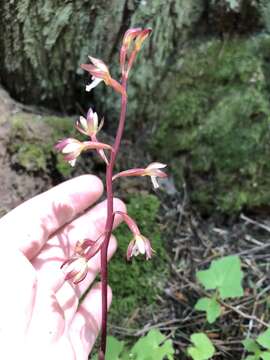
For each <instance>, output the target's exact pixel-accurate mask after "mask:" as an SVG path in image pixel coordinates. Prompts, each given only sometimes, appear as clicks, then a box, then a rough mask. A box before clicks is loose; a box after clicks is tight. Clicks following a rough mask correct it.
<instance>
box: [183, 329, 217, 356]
mask: <svg viewBox="0 0 270 360" xmlns="http://www.w3.org/2000/svg"><path fill="white" fill-rule="evenodd" d="M191 341H192V342H193V344H194V346H190V347H189V348H188V350H187V352H188V354H189V356H191V357H192V359H193V360H208V359H211V357H212V356H213V355H214V354H215V348H214V346H213V344H212V342H211V341H210V339H209V338H208V336H207V335H205V334H204V333H196V334H193V335H191Z"/></svg>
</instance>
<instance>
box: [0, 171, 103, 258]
mask: <svg viewBox="0 0 270 360" xmlns="http://www.w3.org/2000/svg"><path fill="white" fill-rule="evenodd" d="M102 192H103V184H102V182H101V180H100V179H99V178H98V177H96V176H94V175H82V176H79V177H76V178H74V179H71V180H68V181H66V182H64V183H62V184H60V185H58V186H55V187H54V188H52V189H50V190H48V191H46V192H44V193H42V194H40V195H38V196H36V197H34V198H32V199H30V200H28V201H26V202H24V203H23V204H21V205H19V206H18V207H17V208H15V209H14V210H12V211H11V212H10V213H8V214H7V215H5V216H4V217H3V218H2V219H1V220H0V233H1V234H2V238H4V242H3V246H4V247H5V248H7V249H8V248H16V249H20V250H21V251H22V252H23V253H24V255H25V256H26V257H27V258H28V259H29V260H30V259H32V258H33V257H34V256H35V255H37V254H38V252H39V251H40V249H41V248H42V246H43V245H44V244H45V243H46V241H47V240H48V238H49V237H50V236H51V235H52V234H53V233H54V232H55V231H57V230H58V229H59V228H60V227H62V226H63V225H65V224H67V223H68V222H70V221H71V220H72V219H74V218H76V217H77V216H78V215H79V214H80V213H82V212H83V211H84V210H86V209H87V208H88V207H89V206H91V205H92V204H94V203H95V202H96V201H97V200H98V199H99V198H100V196H101V195H102Z"/></svg>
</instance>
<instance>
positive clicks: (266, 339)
mask: <svg viewBox="0 0 270 360" xmlns="http://www.w3.org/2000/svg"><path fill="white" fill-rule="evenodd" d="M257 343H258V344H260V345H261V346H262V347H264V348H265V349H267V350H270V329H268V330H266V331H265V332H264V333H262V334H261V335H260V336H259V337H258V338H257Z"/></svg>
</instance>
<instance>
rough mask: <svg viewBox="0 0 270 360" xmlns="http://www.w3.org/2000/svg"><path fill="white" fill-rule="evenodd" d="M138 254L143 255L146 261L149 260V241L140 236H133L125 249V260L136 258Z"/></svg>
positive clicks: (151, 252)
mask: <svg viewBox="0 0 270 360" xmlns="http://www.w3.org/2000/svg"><path fill="white" fill-rule="evenodd" d="M139 254H142V255H145V258H146V260H149V259H151V257H152V255H153V250H152V248H151V243H150V240H149V239H147V238H146V237H145V236H143V235H141V234H137V235H135V236H134V238H133V239H132V240H131V242H130V243H129V245H128V248H127V260H130V259H131V258H132V256H137V255H139Z"/></svg>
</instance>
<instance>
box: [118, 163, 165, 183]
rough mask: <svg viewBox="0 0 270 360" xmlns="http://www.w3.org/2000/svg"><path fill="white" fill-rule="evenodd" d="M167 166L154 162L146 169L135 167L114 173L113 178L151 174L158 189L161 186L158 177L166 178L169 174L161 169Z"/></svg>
mask: <svg viewBox="0 0 270 360" xmlns="http://www.w3.org/2000/svg"><path fill="white" fill-rule="evenodd" d="M166 166H167V165H166V164H162V163H158V162H153V163H151V164H149V165H148V166H147V167H146V168H144V169H143V168H135V169H129V170H125V171H121V172H120V173H118V174H116V175H114V177H113V180H115V179H117V178H119V177H122V176H150V178H151V181H152V184H153V186H154V189H157V188H158V187H159V184H158V182H157V178H165V177H167V176H168V175H167V174H166V173H165V172H164V171H162V170H160V169H163V168H165V167H166Z"/></svg>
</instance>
